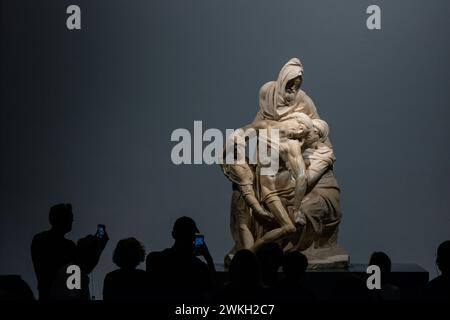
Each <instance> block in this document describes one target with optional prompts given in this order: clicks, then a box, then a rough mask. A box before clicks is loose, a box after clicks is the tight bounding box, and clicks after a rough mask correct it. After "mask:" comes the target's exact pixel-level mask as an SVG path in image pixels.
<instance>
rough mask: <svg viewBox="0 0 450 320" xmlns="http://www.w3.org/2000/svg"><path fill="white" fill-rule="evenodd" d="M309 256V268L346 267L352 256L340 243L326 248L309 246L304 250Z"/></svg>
mask: <svg viewBox="0 0 450 320" xmlns="http://www.w3.org/2000/svg"><path fill="white" fill-rule="evenodd" d="M302 253H303V254H304V255H305V256H306V257H307V258H308V263H309V264H308V269H309V270H318V269H345V268H347V267H348V266H349V263H350V256H349V255H348V253H347V252H346V251H345V250H344V249H343V248H341V247H340V246H338V245H335V246H332V247H325V248H308V249H307V250H305V251H303V252H302Z"/></svg>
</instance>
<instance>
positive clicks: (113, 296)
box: [103, 238, 150, 300]
mask: <svg viewBox="0 0 450 320" xmlns="http://www.w3.org/2000/svg"><path fill="white" fill-rule="evenodd" d="M144 258H145V249H144V247H143V246H142V244H141V243H140V242H139V241H138V240H136V239H135V238H127V239H122V240H120V241H119V242H118V243H117V246H116V248H115V249H114V253H113V262H114V263H115V264H116V265H117V266H118V267H119V269H118V270H115V271H112V272H110V273H108V274H107V275H106V277H105V280H104V283H103V299H104V300H135V299H145V298H148V297H149V292H150V288H149V278H148V275H147V273H146V272H145V271H144V270H139V269H136V268H137V266H138V265H139V264H140V263H141V262H142V261H144Z"/></svg>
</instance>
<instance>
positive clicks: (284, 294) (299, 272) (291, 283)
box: [274, 251, 316, 301]
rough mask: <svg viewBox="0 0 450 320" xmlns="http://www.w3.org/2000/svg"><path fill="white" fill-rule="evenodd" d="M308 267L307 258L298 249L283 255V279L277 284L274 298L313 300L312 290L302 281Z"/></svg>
mask: <svg viewBox="0 0 450 320" xmlns="http://www.w3.org/2000/svg"><path fill="white" fill-rule="evenodd" d="M307 268H308V258H307V257H306V256H305V255H304V254H303V253H301V252H300V251H291V252H288V253H286V254H285V255H284V258H283V274H284V279H283V280H282V281H280V283H279V284H278V285H277V290H275V294H274V296H275V298H278V299H280V300H283V301H314V300H315V299H316V297H315V294H314V292H312V291H311V290H309V289H308V288H306V287H305V286H304V285H303V283H302V281H301V280H302V278H303V275H304V274H305V272H306V269H307Z"/></svg>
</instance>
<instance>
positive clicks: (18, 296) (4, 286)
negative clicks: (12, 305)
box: [0, 275, 34, 301]
mask: <svg viewBox="0 0 450 320" xmlns="http://www.w3.org/2000/svg"><path fill="white" fill-rule="evenodd" d="M1 300H34V296H33V292H32V291H31V289H30V287H29V286H28V284H27V283H26V282H25V281H24V280H23V279H22V277H21V276H19V275H1V276H0V301H1Z"/></svg>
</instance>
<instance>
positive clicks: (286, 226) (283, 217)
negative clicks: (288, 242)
mask: <svg viewBox="0 0 450 320" xmlns="http://www.w3.org/2000/svg"><path fill="white" fill-rule="evenodd" d="M266 205H267V207H268V208H269V210H270V212H271V213H272V214H273V215H274V217H275V221H276V222H277V223H278V224H279V227H278V228H275V229H273V230H270V231H269V232H267V233H266V234H264V235H263V236H262V237H261V238H259V239H258V240H256V241H255V243H254V245H253V246H252V248H251V250H255V249H256V248H257V247H258V246H259V245H261V244H263V243H265V242H275V241H278V240H281V239H283V238H285V237H288V236H290V235H292V234H293V233H295V231H296V228H295V226H294V224H293V223H292V221H291V219H290V218H289V214H288V213H287V211H286V209H285V208H284V207H283V204H282V203H281V201H280V200H279V199H278V198H276V199H273V200H271V201H270V202H268V203H266Z"/></svg>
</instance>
